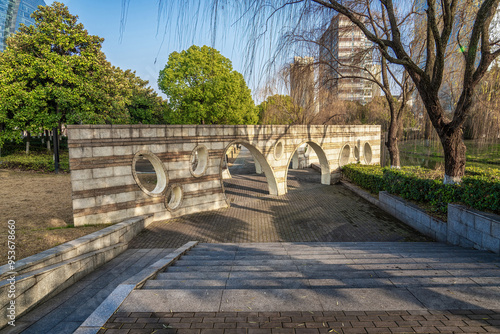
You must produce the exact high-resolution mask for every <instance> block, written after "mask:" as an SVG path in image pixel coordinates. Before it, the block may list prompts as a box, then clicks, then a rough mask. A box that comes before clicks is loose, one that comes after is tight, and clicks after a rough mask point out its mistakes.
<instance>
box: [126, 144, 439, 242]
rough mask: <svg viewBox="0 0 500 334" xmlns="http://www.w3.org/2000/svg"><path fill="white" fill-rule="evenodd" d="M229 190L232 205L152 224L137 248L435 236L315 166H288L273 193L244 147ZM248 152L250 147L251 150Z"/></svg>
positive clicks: (397, 240)
mask: <svg viewBox="0 0 500 334" xmlns="http://www.w3.org/2000/svg"><path fill="white" fill-rule="evenodd" d="M242 152H243V154H240V155H242V156H243V157H242V158H238V159H237V160H236V161H235V164H234V165H233V166H232V168H230V171H231V174H232V178H231V179H228V180H225V182H224V189H225V193H226V196H227V198H228V199H229V201H230V202H231V207H230V208H228V209H220V210H216V211H211V212H203V213H197V214H192V215H187V216H183V217H180V218H175V219H170V220H168V221H163V222H155V223H153V224H151V225H150V226H148V228H147V229H145V230H144V231H143V232H142V233H141V234H139V236H138V237H136V238H135V239H134V240H133V241H132V242H131V243H130V247H132V248H157V247H158V248H163V247H180V246H181V245H183V244H185V243H186V242H189V241H191V240H197V241H200V242H211V243H220V242H223V243H224V242H236V243H238V242H337V241H362V242H365V241H394V242H401V241H431V240H430V239H429V238H426V237H425V236H423V235H422V234H420V233H419V232H417V231H416V230H414V229H413V228H411V227H409V226H407V225H405V224H403V223H401V222H400V221H398V220H397V219H395V218H394V217H392V216H390V215H389V214H387V213H385V212H384V211H382V210H380V209H379V208H377V207H375V206H374V205H372V204H370V203H368V202H367V201H365V200H364V199H362V198H360V197H359V196H357V195H356V194H354V193H352V192H351V191H350V190H348V189H346V188H344V187H343V186H341V185H322V184H321V182H320V174H319V173H318V172H316V171H315V170H313V169H301V170H289V173H288V193H287V194H286V195H283V196H271V195H269V193H268V190H267V182H266V178H265V176H264V175H263V174H261V175H258V174H255V167H254V166H253V159H252V158H251V156H250V155H249V154H248V153H247V154H245V152H244V151H242ZM247 152H248V151H247Z"/></svg>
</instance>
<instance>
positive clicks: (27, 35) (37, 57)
mask: <svg viewBox="0 0 500 334" xmlns="http://www.w3.org/2000/svg"><path fill="white" fill-rule="evenodd" d="M32 17H33V18H34V19H35V24H34V25H33V26H29V27H26V26H23V25H21V27H20V29H19V31H18V32H17V33H16V34H14V35H13V36H11V37H9V38H8V39H7V49H6V50H5V51H4V52H3V53H0V129H1V130H2V131H1V133H0V146H2V143H3V142H4V141H5V140H18V141H20V140H21V138H22V137H21V131H28V132H31V133H43V131H44V130H51V129H53V128H54V127H61V125H62V124H80V123H86V124H104V123H107V124H110V123H159V122H161V121H162V117H163V116H162V108H163V106H162V104H163V101H162V99H161V98H160V97H158V96H157V95H156V93H154V92H153V91H152V89H151V88H149V87H148V86H147V84H148V82H147V81H145V80H142V79H140V78H139V77H137V76H136V75H135V73H134V72H131V71H130V70H127V71H123V70H121V69H120V68H117V67H114V66H112V65H111V64H110V63H109V62H108V61H106V57H105V55H104V53H103V52H102V51H101V43H102V42H103V39H102V38H99V37H98V36H93V35H89V34H88V32H87V31H86V30H85V28H84V26H83V25H82V24H81V23H78V22H77V21H78V16H74V15H71V14H70V13H69V10H68V8H67V7H66V6H64V5H63V4H61V3H59V2H54V3H53V4H52V5H51V6H40V7H39V8H38V10H37V11H35V12H34V13H33V14H32Z"/></svg>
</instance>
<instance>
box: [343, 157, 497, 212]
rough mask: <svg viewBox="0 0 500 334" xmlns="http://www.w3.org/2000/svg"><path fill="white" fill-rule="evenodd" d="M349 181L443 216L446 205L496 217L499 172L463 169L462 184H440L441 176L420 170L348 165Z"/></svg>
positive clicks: (347, 175)
mask: <svg viewBox="0 0 500 334" xmlns="http://www.w3.org/2000/svg"><path fill="white" fill-rule="evenodd" d="M342 172H343V175H344V176H345V177H346V178H347V179H349V180H350V181H351V182H353V183H355V184H357V185H359V186H360V187H362V188H364V189H367V190H369V191H370V192H372V193H378V192H379V191H387V192H389V193H391V194H394V195H398V196H400V197H402V198H404V199H408V200H414V201H417V202H425V203H429V204H430V205H431V206H432V208H433V209H434V210H436V211H440V212H443V213H446V212H447V210H448V203H460V204H464V205H466V206H469V207H472V208H474V209H477V210H482V211H484V210H488V211H493V212H495V213H497V214H500V170H498V169H491V168H487V169H482V168H478V167H470V168H469V167H467V168H466V170H465V176H464V177H463V178H462V183H461V184H457V185H449V184H443V174H442V172H438V171H435V170H430V169H425V168H421V167H403V168H401V169H391V168H387V167H384V168H381V167H380V166H366V165H359V164H351V165H346V166H343V167H342Z"/></svg>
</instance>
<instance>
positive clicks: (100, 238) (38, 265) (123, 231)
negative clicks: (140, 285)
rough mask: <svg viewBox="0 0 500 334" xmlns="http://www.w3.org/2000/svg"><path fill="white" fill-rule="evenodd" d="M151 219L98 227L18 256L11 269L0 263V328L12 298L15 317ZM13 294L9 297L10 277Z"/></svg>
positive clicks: (120, 247)
mask: <svg viewBox="0 0 500 334" xmlns="http://www.w3.org/2000/svg"><path fill="white" fill-rule="evenodd" d="M152 221H153V217H152V216H140V217H134V218H130V219H128V220H126V221H123V222H121V223H118V224H115V225H113V226H109V227H107V228H104V229H102V230H100V231H97V232H94V233H92V234H89V235H86V236H84V237H81V238H78V239H76V240H72V241H69V242H67V243H65V244H62V245H60V246H57V247H54V248H51V249H48V250H46V251H43V252H41V253H38V254H36V255H33V256H30V257H27V258H25V259H22V260H19V261H18V262H17V263H16V267H15V270H10V268H9V265H4V266H2V267H0V270H1V271H0V273H1V274H0V275H1V276H0V277H1V279H2V281H0V306H1V307H2V309H3V310H4V311H3V314H2V315H3V316H1V317H0V328H2V327H4V326H5V325H6V324H7V322H8V321H9V318H8V317H7V315H8V314H7V311H8V310H7V307H8V306H9V305H10V303H11V302H12V301H14V302H15V307H16V318H17V317H19V316H21V315H23V314H24V313H26V312H28V311H29V310H30V309H32V308H33V307H35V306H36V305H38V304H40V303H42V302H43V301H45V300H46V299H48V298H50V297H52V296H54V295H55V294H57V293H59V292H61V291H62V290H64V289H65V288H67V287H69V286H70V285H72V284H73V283H75V282H76V281H78V280H79V279H81V278H83V277H84V276H85V275H87V274H89V273H90V272H92V271H93V270H95V269H96V268H98V267H99V266H101V265H103V264H104V263H106V262H108V261H109V260H111V259H113V258H114V257H116V256H117V255H119V254H120V253H122V252H123V251H124V250H126V249H127V244H128V242H129V241H130V240H131V239H132V238H133V237H134V236H135V235H137V234H138V233H139V232H140V231H141V230H142V229H143V228H144V227H145V226H147V225H149V224H150V223H151V222H152ZM10 278H13V279H14V281H15V296H14V297H13V298H10V296H9V291H10V290H9V289H10V287H11V281H13V280H12V279H11V280H8V279H10Z"/></svg>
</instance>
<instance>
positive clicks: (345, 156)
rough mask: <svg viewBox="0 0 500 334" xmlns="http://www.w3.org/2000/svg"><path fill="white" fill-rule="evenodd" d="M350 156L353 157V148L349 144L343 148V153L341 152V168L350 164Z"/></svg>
mask: <svg viewBox="0 0 500 334" xmlns="http://www.w3.org/2000/svg"><path fill="white" fill-rule="evenodd" d="M350 156H351V147H350V146H349V145H348V144H346V145H344V147H343V148H342V151H340V159H339V165H340V166H341V167H342V166H344V165H347V164H348V163H349V157H350Z"/></svg>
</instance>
